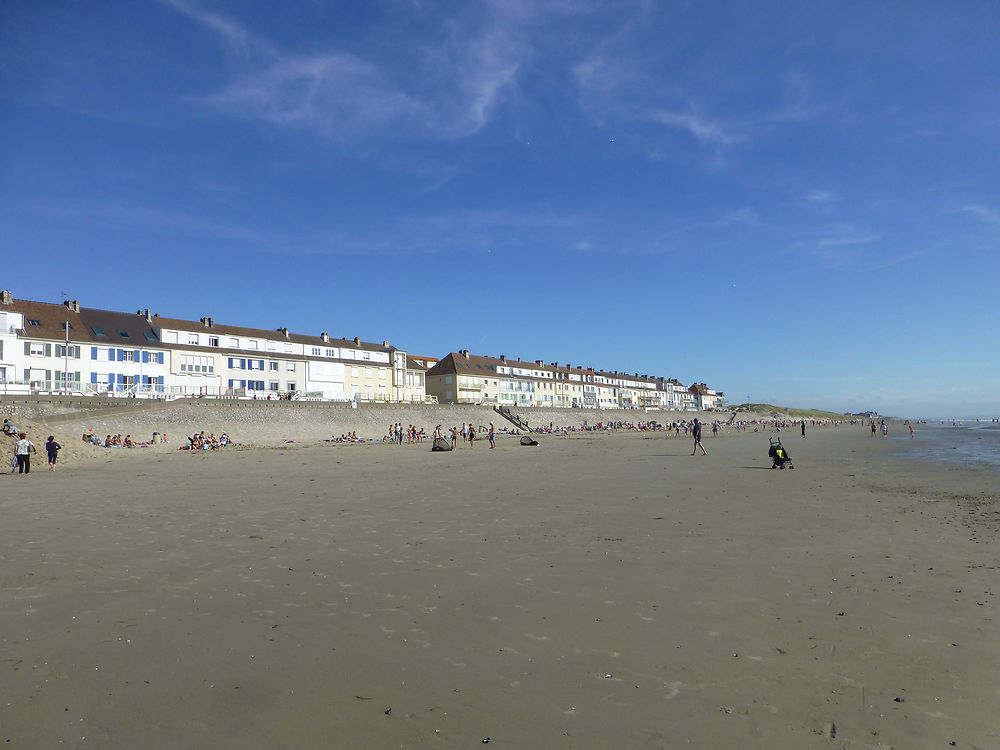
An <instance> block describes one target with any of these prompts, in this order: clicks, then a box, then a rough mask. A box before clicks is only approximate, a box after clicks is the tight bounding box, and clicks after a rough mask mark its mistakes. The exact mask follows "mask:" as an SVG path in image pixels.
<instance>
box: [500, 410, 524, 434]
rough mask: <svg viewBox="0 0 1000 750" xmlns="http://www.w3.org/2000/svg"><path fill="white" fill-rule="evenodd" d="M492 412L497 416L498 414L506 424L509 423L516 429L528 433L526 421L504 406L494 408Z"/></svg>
mask: <svg viewBox="0 0 1000 750" xmlns="http://www.w3.org/2000/svg"><path fill="white" fill-rule="evenodd" d="M493 411H495V412H496V413H497V414H499V415H500V416H501V417H503V418H504V419H506V420H507V421H508V422H510V423H511V424H512V425H514V426H515V427H517V428H518V429H521V430H524V431H525V432H528V420H527V419H523V418H521V417H519V416H517V415H516V414H514V413H513V412H512V411H511V410H510V409H508V408H507V407H506V406H494V407H493Z"/></svg>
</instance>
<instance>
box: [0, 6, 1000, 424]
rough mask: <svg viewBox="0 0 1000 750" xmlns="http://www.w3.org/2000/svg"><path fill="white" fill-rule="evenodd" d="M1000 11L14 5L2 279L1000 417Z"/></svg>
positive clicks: (29, 289)
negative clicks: (999, 87)
mask: <svg viewBox="0 0 1000 750" xmlns="http://www.w3.org/2000/svg"><path fill="white" fill-rule="evenodd" d="M998 28H1000V5H998V4H997V3H994V2H986V1H982V2H977V1H974V0H970V1H968V2H944V1H941V2H921V1H919V0H911V1H908V2H881V3H880V2H810V3H789V2H783V3H777V2H766V1H764V2H752V3H751V2H741V3H724V2H719V3H708V2H628V0H609V1H608V2H599V1H596V0H579V1H576V2H571V1H570V0H551V1H546V0H532V1H529V0H510V1H502V0H496V1H495V2H430V1H429V0H426V1H425V0H371V1H370V2H366V3H348V2H339V3H336V2H322V1H321V0H309V1H306V0H303V1H302V2H297V3H273V2H263V1H249V2H215V1H211V2H210V1H208V0H162V1H161V2H155V1H152V0H150V1H149V2H143V1H141V0H127V1H125V0H106V1H105V2H100V3H92V2H59V1H55V0H53V1H49V2H36V1H33V0H7V1H6V2H4V3H3V4H0V111H2V112H3V115H2V117H0V227H2V231H0V252H2V254H3V258H4V260H5V264H4V266H5V273H3V274H2V280H0V287H3V288H6V289H10V290H11V291H12V292H13V293H14V295H15V297H20V298H24V299H34V300H41V301H51V302H58V301H59V300H60V299H61V294H63V293H65V294H67V295H69V296H70V297H71V298H73V299H79V300H80V301H81V304H83V305H85V306H90V307H102V308H106V309H112V310H125V311H131V310H135V309H139V308H150V309H151V310H153V311H156V312H159V313H160V314H162V315H165V316H170V317H183V318H190V319H197V318H199V317H201V316H203V315H211V316H213V317H214V318H215V319H216V320H218V321H220V322H225V323H231V324H236V325H248V326H254V327H259V328H268V329H270V328H277V327H279V326H287V327H289V328H290V329H292V330H294V331H297V332H302V333H319V332H320V331H329V332H330V333H331V334H333V335H337V336H351V337H353V336H361V337H362V338H363V339H365V340H369V341H381V340H382V339H389V340H390V341H391V342H392V343H393V344H396V345H397V346H400V347H402V348H405V349H407V350H408V351H410V352H411V353H414V354H424V355H431V356H443V355H444V354H446V353H447V352H449V351H452V350H457V349H464V348H468V349H470V350H472V351H473V352H475V353H478V354H486V355H499V354H501V353H503V354H506V355H507V356H520V357H522V358H524V359H539V358H541V359H545V360H546V361H558V362H563V363H571V364H578V365H585V366H594V367H598V368H603V369H617V370H624V371H629V372H640V373H649V374H656V375H664V376H667V377H675V378H677V379H679V380H681V381H682V382H685V383H690V382H692V381H704V382H707V383H708V384H709V385H711V386H713V387H715V388H717V389H720V390H723V391H725V392H726V395H727V397H728V399H729V400H730V401H731V402H734V403H738V402H741V401H745V400H747V398H748V397H749V398H750V399H752V400H754V401H771V402H774V403H779V404H788V405H792V406H801V407H813V408H827V409H833V410H838V411H860V410H867V409H877V410H879V411H881V412H883V413H891V414H898V415H907V416H917V415H927V416H936V415H955V414H984V415H985V414H1000V354H998V350H1000V347H998V345H997V341H998V335H997V327H998V326H997V323H998V317H1000V315H998V310H1000V305H998V304H997V299H996V297H997V293H998V291H1000V261H998V248H1000V182H998V180H1000V97H997V96H996V82H997V80H1000V55H997V54H996V36H995V32H996V29H998Z"/></svg>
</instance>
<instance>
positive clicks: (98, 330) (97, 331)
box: [94, 326, 105, 336]
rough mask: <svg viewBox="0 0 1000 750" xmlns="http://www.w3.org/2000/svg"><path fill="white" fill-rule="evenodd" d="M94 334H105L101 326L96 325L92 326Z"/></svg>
mask: <svg viewBox="0 0 1000 750" xmlns="http://www.w3.org/2000/svg"><path fill="white" fill-rule="evenodd" d="M94 335H95V336H104V335H105V333H104V329H103V328H98V327H97V326H94Z"/></svg>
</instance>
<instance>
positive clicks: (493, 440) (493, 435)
mask: <svg viewBox="0 0 1000 750" xmlns="http://www.w3.org/2000/svg"><path fill="white" fill-rule="evenodd" d="M496 447H497V428H496V427H494V426H493V423H492V422H490V450H492V449H493V448H496Z"/></svg>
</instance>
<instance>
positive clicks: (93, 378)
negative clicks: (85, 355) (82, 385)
mask: <svg viewBox="0 0 1000 750" xmlns="http://www.w3.org/2000/svg"><path fill="white" fill-rule="evenodd" d="M90 382H91V383H93V384H94V385H97V373H96V372H92V373H90Z"/></svg>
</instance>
